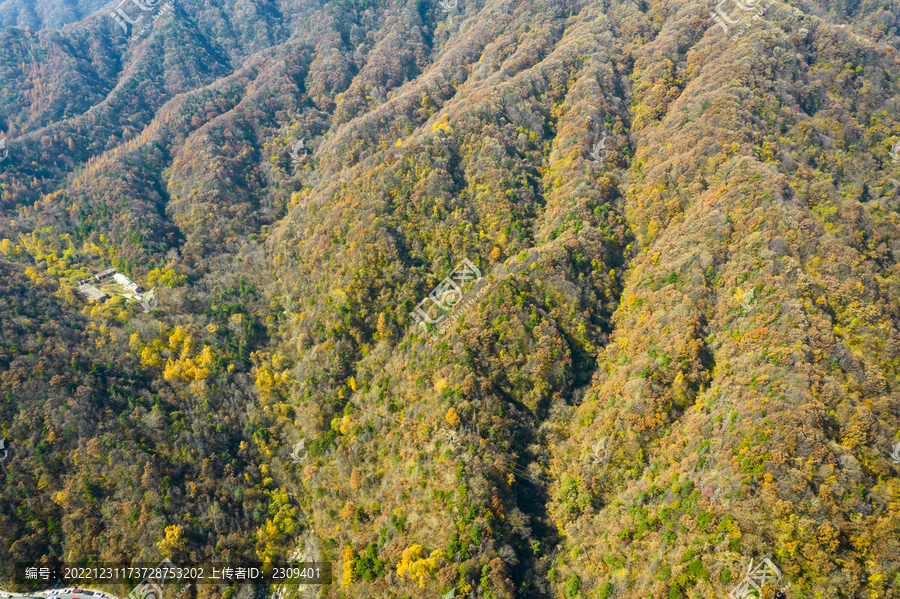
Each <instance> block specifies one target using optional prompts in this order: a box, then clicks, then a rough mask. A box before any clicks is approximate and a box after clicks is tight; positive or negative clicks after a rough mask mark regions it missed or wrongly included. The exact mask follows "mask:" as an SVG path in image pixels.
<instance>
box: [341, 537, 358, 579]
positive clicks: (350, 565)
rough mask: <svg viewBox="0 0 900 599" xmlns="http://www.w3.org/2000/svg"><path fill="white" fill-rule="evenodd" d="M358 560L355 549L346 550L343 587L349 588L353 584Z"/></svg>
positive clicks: (348, 548)
mask: <svg viewBox="0 0 900 599" xmlns="http://www.w3.org/2000/svg"><path fill="white" fill-rule="evenodd" d="M355 562H356V560H355V559H354V555H353V547H347V548H346V549H344V581H343V582H342V583H341V586H342V587H348V586H350V585H351V584H353V578H354V574H355V570H356V563H355Z"/></svg>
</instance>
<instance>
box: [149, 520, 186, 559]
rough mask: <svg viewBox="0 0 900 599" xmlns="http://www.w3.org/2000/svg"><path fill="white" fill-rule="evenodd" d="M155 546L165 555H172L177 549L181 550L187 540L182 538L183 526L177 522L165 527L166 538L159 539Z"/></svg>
mask: <svg viewBox="0 0 900 599" xmlns="http://www.w3.org/2000/svg"><path fill="white" fill-rule="evenodd" d="M156 546H157V547H158V548H159V552H160V553H162V554H163V555H164V556H166V557H169V558H171V557H174V556H175V553H177V552H178V551H183V550H184V549H185V548H186V547H187V541H186V540H185V538H184V528H182V527H181V526H179V525H178V524H173V525H172V526H167V527H166V538H165V539H162V540H160V541H159V542H158V543H157V544H156Z"/></svg>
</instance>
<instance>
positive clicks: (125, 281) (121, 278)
mask: <svg viewBox="0 0 900 599" xmlns="http://www.w3.org/2000/svg"><path fill="white" fill-rule="evenodd" d="M113 279H114V280H115V281H116V283H118V284H119V285H121V286H122V287H124V288H125V289H128V290H129V291H134V292H135V293H137V292H139V291H143V289H142V288H141V286H140V285H138V284H137V283H135V282H134V281H132V280H131V279H129V278H128V277H126V276H125V275H123V274H122V273H118V272H117V273H116V274H114V275H113Z"/></svg>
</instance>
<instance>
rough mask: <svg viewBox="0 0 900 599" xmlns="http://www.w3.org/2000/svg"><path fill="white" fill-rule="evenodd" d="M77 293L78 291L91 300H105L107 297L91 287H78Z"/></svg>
mask: <svg viewBox="0 0 900 599" xmlns="http://www.w3.org/2000/svg"><path fill="white" fill-rule="evenodd" d="M78 291H80V292H81V294H82V295H84V296H85V297H86V298H88V299H93V300H99V299H106V298H107V297H109V296H108V295H106V294H105V293H103V292H102V291H100V290H99V289H97V288H96V287H94V286H93V285H87V284H85V285H79V287H78Z"/></svg>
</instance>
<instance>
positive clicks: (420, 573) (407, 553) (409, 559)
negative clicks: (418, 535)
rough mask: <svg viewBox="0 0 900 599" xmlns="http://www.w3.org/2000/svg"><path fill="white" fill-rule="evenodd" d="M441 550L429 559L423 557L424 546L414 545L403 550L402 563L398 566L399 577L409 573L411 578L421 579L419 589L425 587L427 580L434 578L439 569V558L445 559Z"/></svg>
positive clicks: (436, 551) (435, 551)
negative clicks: (430, 577)
mask: <svg viewBox="0 0 900 599" xmlns="http://www.w3.org/2000/svg"><path fill="white" fill-rule="evenodd" d="M443 555H444V554H443V553H442V552H441V551H440V550H437V549H436V550H434V551H432V552H431V555H430V556H428V558H427V559H425V558H423V557H422V546H421V545H413V546H412V547H409V548H407V549H404V550H403V554H402V555H401V556H400V563H399V564H397V576H400V577H401V578H402V577H403V575H404V574H406V573H409V577H410V578H418V579H419V587H424V586H425V578H427V577H429V576H433V575H434V573H435V572H437V569H438V558H440V557H443Z"/></svg>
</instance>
